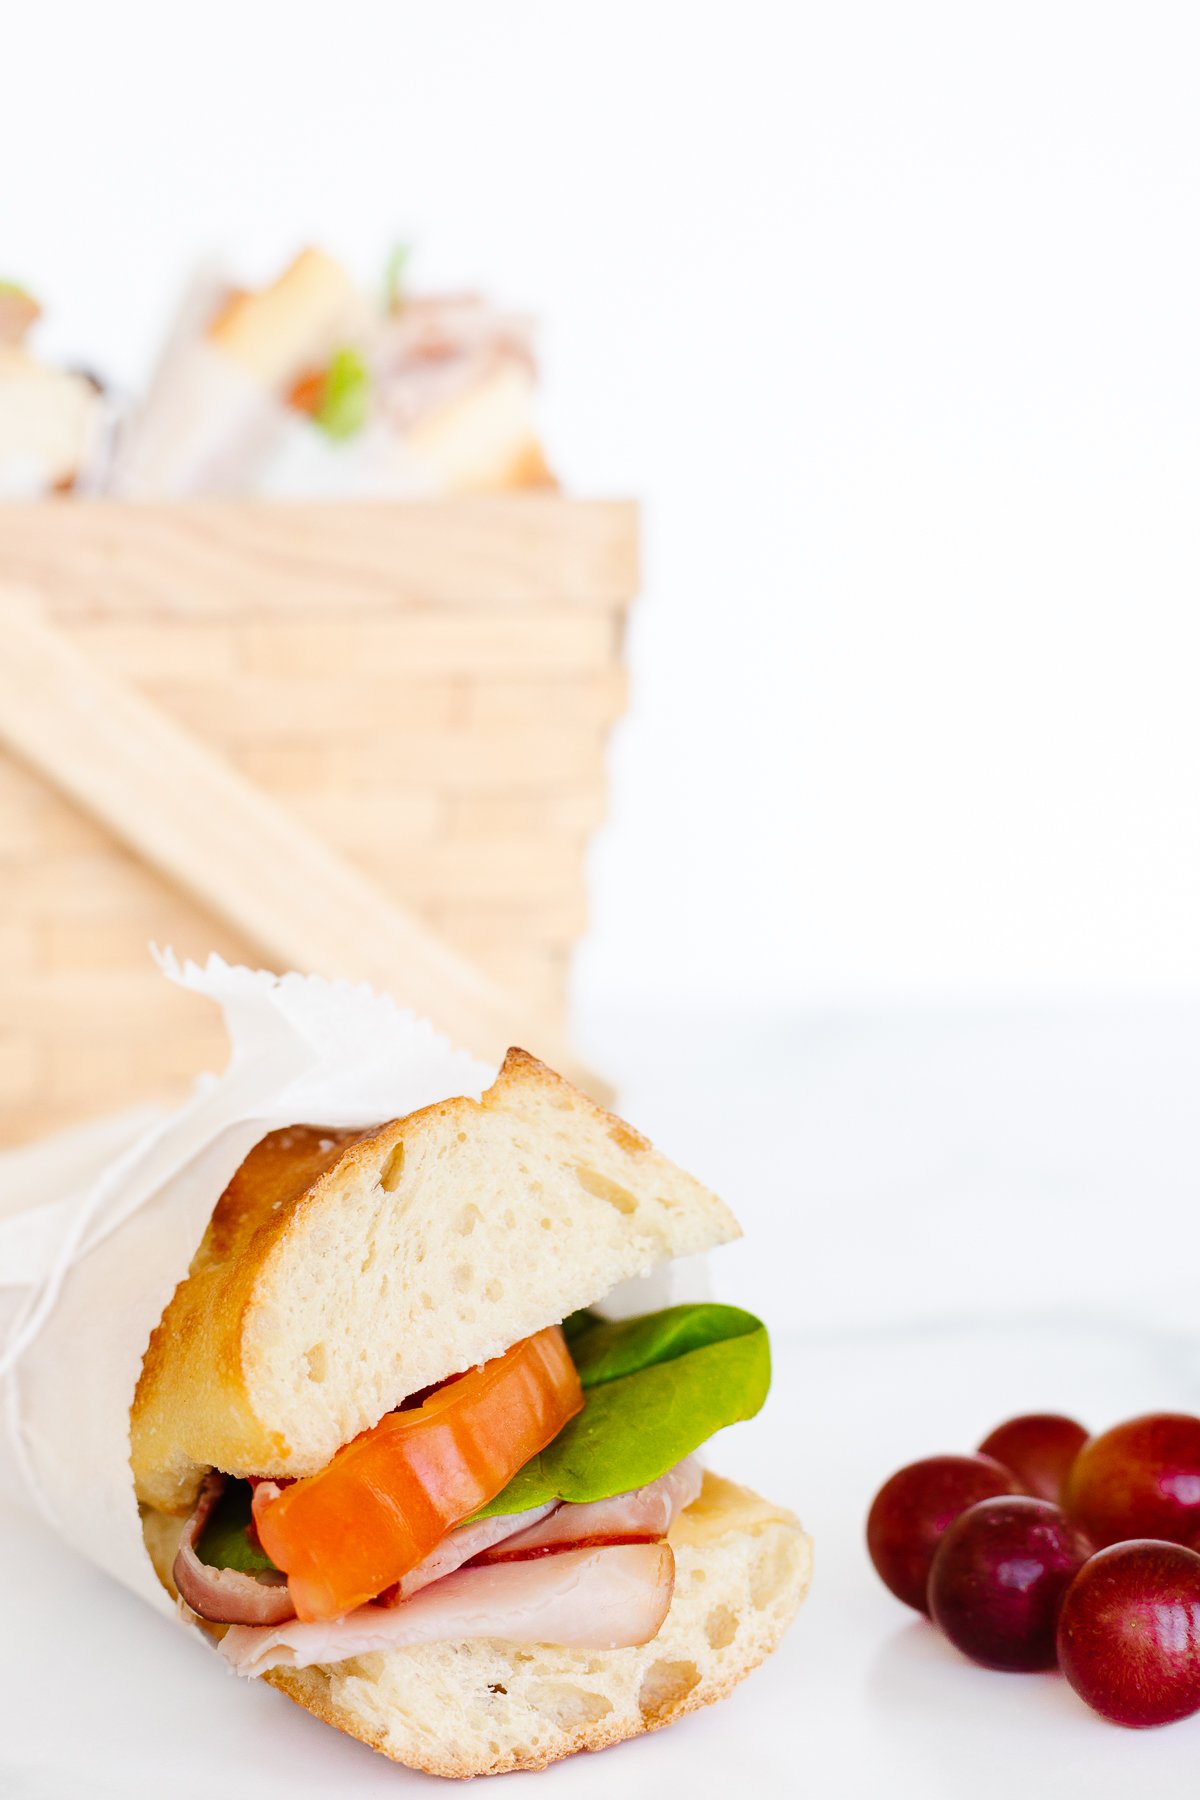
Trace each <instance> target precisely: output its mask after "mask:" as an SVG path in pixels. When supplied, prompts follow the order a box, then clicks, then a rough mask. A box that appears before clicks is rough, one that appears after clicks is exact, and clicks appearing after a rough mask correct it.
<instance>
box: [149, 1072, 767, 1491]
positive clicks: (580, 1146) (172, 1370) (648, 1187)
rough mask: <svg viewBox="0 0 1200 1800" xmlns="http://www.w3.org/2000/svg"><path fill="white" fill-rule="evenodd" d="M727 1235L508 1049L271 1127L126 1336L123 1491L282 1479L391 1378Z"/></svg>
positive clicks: (643, 1150) (454, 1369)
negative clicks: (413, 1099) (345, 1107)
mask: <svg viewBox="0 0 1200 1800" xmlns="http://www.w3.org/2000/svg"><path fill="white" fill-rule="evenodd" d="M737 1235H738V1226H737V1222H736V1220H735V1219H734V1218H733V1215H732V1214H731V1213H730V1212H729V1210H728V1208H727V1207H725V1206H724V1205H723V1204H722V1202H721V1201H720V1200H718V1199H717V1197H716V1195H715V1194H712V1193H710V1192H709V1191H708V1190H707V1189H706V1188H704V1187H702V1186H701V1185H700V1183H699V1182H697V1181H694V1180H692V1178H691V1177H690V1176H689V1175H685V1174H684V1173H683V1172H682V1170H680V1169H677V1168H676V1167H675V1165H674V1164H673V1163H671V1162H669V1161H668V1160H667V1158H666V1157H664V1156H661V1155H660V1154H659V1153H658V1152H657V1151H656V1150H655V1149H654V1147H653V1146H652V1145H651V1144H650V1143H648V1142H647V1140H646V1139H645V1138H644V1137H642V1136H641V1135H640V1134H639V1133H638V1132H636V1131H634V1130H633V1129H632V1128H631V1127H630V1126H628V1125H626V1124H624V1123H623V1122H622V1121H621V1120H620V1119H617V1118H614V1117H613V1115H612V1114H610V1113H606V1112H603V1111H602V1110H601V1109H600V1108H599V1107H598V1106H596V1105H594V1104H593V1102H592V1101H590V1100H589V1099H587V1098H586V1096H585V1095H583V1094H581V1093H579V1092H578V1090H577V1089H575V1088H573V1087H572V1086H571V1084H570V1083H569V1082H567V1081H565V1080H563V1078H562V1077H561V1076H559V1075H556V1074H555V1073H554V1072H553V1071H552V1070H550V1069H548V1068H546V1067H545V1066H544V1065H543V1064H542V1063H539V1062H538V1061H537V1060H536V1059H535V1058H534V1057H532V1056H529V1055H528V1054H527V1053H526V1052H525V1051H523V1050H510V1051H509V1053H508V1055H507V1057H506V1058H505V1062H504V1067H503V1068H502V1069H501V1071H500V1074H499V1075H498V1076H497V1078H496V1080H495V1082H494V1083H493V1085H492V1086H491V1087H490V1088H489V1089H488V1090H487V1092H486V1093H485V1094H484V1095H483V1097H482V1099H480V1100H470V1099H466V1098H459V1099H454V1100H446V1101H443V1102H441V1103H440V1104H439V1105H437V1106H429V1107H426V1108H424V1109H423V1110H422V1111H420V1112H416V1113H412V1114H410V1115H409V1116H408V1117H407V1118H404V1119H397V1120H395V1121H393V1122H392V1123H391V1124H389V1125H384V1126H382V1127H380V1128H378V1129H373V1130H371V1131H368V1132H358V1133H355V1132H345V1131H332V1130H330V1131H320V1130H319V1129H317V1128H313V1127H294V1128H292V1129H291V1130H289V1131H283V1132H273V1133H272V1134H271V1136H270V1137H269V1138H267V1139H264V1140H263V1142H262V1143H261V1144H260V1145H258V1146H257V1148H256V1149H255V1150H254V1151H252V1152H251V1154H250V1156H249V1157H248V1158H247V1159H246V1161H245V1162H244V1163H243V1164H242V1167H241V1168H240V1169H239V1170H238V1172H237V1174H236V1175H235V1176H234V1178H233V1180H232V1181H231V1182H230V1184H229V1187H228V1188H227V1189H226V1190H225V1193H224V1194H223V1195H222V1196H221V1199H220V1201H219V1202H218V1204H217V1207H216V1210H215V1211H214V1213H213V1216H212V1220H211V1223H210V1225H209V1228H208V1231H207V1232H206V1234H205V1237H204V1241H203V1243H202V1244H201V1246H200V1248H199V1250H198V1251H197V1253H196V1256H195V1258H194V1259H193V1262H192V1266H191V1270H190V1272H189V1274H188V1276H187V1277H186V1279H185V1280H184V1281H182V1282H181V1283H180V1285H179V1287H178V1288H177V1289H176V1290H175V1294H174V1296H173V1297H172V1299H171V1301H170V1303H169V1305H168V1307H167V1310H166V1312H165V1313H164V1314H163V1317H162V1319H161V1321H160V1323H159V1324H158V1326H157V1327H156V1328H155V1331H154V1333H153V1335H152V1337H151V1339H150V1344H149V1347H148V1349H147V1351H146V1356H145V1360H144V1362H143V1366H142V1373H141V1377H140V1379H139V1381H138V1386H137V1393H136V1396H135V1399H134V1404H133V1410H132V1415H131V1445H132V1458H131V1460H132V1467H133V1472H134V1478H135V1482H136V1486H137V1492H138V1498H139V1499H140V1500H141V1501H142V1502H144V1503H145V1504H148V1505H151V1506H155V1507H158V1508H159V1509H160V1510H162V1511H164V1512H176V1513H178V1512H180V1511H186V1510H188V1509H189V1508H190V1506H191V1505H192V1503H193V1500H194V1498H195V1495H196V1492H197V1488H198V1485H199V1480H200V1477H201V1475H202V1474H203V1472H204V1471H205V1470H207V1469H209V1468H219V1469H223V1470H225V1471H226V1472H227V1473H229V1474H233V1475H276V1476H279V1475H303V1474H310V1473H312V1472H313V1471H314V1470H316V1469H319V1468H321V1467H322V1466H323V1464H325V1463H326V1462H328V1460H329V1458H330V1457H331V1456H332V1455H333V1453H334V1451H335V1450H336V1449H338V1447H339V1446H340V1445H341V1444H344V1443H346V1442H348V1441H349V1439H350V1438H352V1437H354V1436H356V1435H357V1434H358V1433H359V1432H360V1431H363V1430H365V1429H366V1428H367V1427H368V1426H369V1425H373V1424H374V1423H375V1422H376V1421H377V1420H378V1419H380V1418H382V1416H383V1415H384V1413H386V1412H388V1411H390V1410H391V1409H392V1408H393V1407H395V1406H397V1405H399V1403H400V1401H402V1400H403V1399H405V1398H406V1397H407V1396H408V1395H410V1394H413V1393H416V1392H417V1391H418V1390H419V1389H421V1388H425V1387H428V1386H430V1385H431V1384H433V1383H434V1382H438V1381H443V1380H445V1379H446V1378H447V1377H448V1376H450V1375H454V1374H457V1373H459V1372H461V1371H462V1370H464V1369H467V1368H470V1367H472V1366H473V1365H474V1364H476V1363H480V1362H483V1361H485V1360H486V1359H487V1358H488V1357H491V1356H497V1355H499V1353H500V1352H501V1351H502V1350H505V1349H507V1348H508V1346H509V1345H510V1344H513V1343H515V1342H516V1341H517V1340H518V1339H519V1338H523V1337H526V1336H528V1335H529V1334H530V1333H531V1332H534V1331H539V1330H541V1329H542V1328H543V1327H544V1326H546V1325H551V1324H554V1323H556V1322H557V1321H558V1320H559V1319H562V1318H565V1317H566V1315H567V1314H568V1313H570V1312H573V1311H574V1310H575V1309H576V1308H577V1307H581V1306H588V1305H591V1304H592V1303H593V1302H595V1301H597V1300H599V1299H602V1298H603V1296H604V1295H605V1294H606V1293H607V1292H608V1290H609V1289H610V1288H612V1287H613V1286H615V1284H616V1283H617V1282H618V1281H622V1280H624V1279H626V1278H627V1277H628V1276H631V1275H641V1274H645V1273H646V1272H647V1271H648V1270H649V1269H651V1268H653V1267H654V1265H655V1264H657V1263H659V1262H662V1261H664V1260H665V1259H667V1258H670V1257H674V1256H686V1255H690V1254H692V1253H694V1252H696V1251H701V1250H707V1249H710V1248H711V1247H712V1246H713V1245H715V1244H719V1243H723V1242H726V1241H728V1240H729V1239H730V1238H733V1237H736V1236H737Z"/></svg>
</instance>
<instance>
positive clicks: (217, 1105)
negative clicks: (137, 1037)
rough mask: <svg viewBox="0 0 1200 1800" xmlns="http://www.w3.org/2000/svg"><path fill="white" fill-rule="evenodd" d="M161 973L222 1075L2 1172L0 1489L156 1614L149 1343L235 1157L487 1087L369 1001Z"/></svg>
mask: <svg viewBox="0 0 1200 1800" xmlns="http://www.w3.org/2000/svg"><path fill="white" fill-rule="evenodd" d="M164 966H165V970H166V973H167V974H168V975H169V976H170V978H171V979H173V980H175V981H178V982H179V983H180V984H181V985H182V986H184V987H188V988H191V989H193V990H194V991H195V992H196V993H198V994H204V995H207V996H209V998H211V999H213V1000H216V1001H218V1002H219V1004H220V1005H221V1006H222V1007H223V1009H224V1013H225V1021H226V1024H227V1026H228V1029H229V1036H230V1043H231V1057H230V1062H229V1066H228V1068H227V1069H226V1071H225V1073H224V1074H223V1075H222V1076H220V1077H219V1078H206V1079H204V1080H203V1081H201V1082H200V1083H198V1084H197V1088H196V1091H195V1093H194V1094H193V1096H192V1098H191V1099H190V1100H189V1101H188V1102H187V1103H186V1104H185V1105H184V1106H182V1107H180V1108H179V1109H178V1110H177V1111H175V1112H172V1113H167V1114H155V1115H148V1114H146V1113H142V1114H140V1115H129V1116H127V1117H126V1118H124V1119H120V1120H113V1121H109V1122H106V1123H105V1124H103V1125H101V1126H99V1127H94V1128H91V1129H89V1130H88V1131H85V1132H82V1133H72V1134H68V1136H67V1137H66V1138H63V1139H59V1140H53V1141H51V1142H48V1143H47V1144H45V1145H41V1146H36V1147H35V1148H33V1149H30V1150H21V1151H16V1152H12V1153H10V1154H9V1155H7V1156H3V1157H0V1326H2V1327H3V1330H4V1335H3V1336H2V1337H0V1343H2V1344H3V1345H4V1347H3V1348H2V1349H0V1371H2V1373H0V1390H2V1391H0V1400H2V1402H3V1409H4V1410H3V1420H2V1429H0V1488H2V1489H3V1491H4V1492H5V1493H6V1494H8V1495H10V1496H12V1497H14V1498H17V1499H19V1500H21V1501H23V1502H24V1503H25V1504H27V1505H32V1506H34V1507H36V1508H37V1509H38V1510H39V1511H41V1512H42V1513H43V1514H44V1515H45V1516H46V1517H47V1518H48V1519H49V1520H50V1522H51V1523H52V1524H53V1525H54V1526H55V1528H56V1529H57V1530H58V1531H59V1532H61V1534H62V1536H63V1537H64V1538H66V1539H67V1540H68V1542H69V1543H71V1544H72V1545H74V1546H75V1548H76V1549H78V1550H81V1551H82V1552H83V1553H84V1555H86V1556H88V1557H89V1558H90V1559H91V1560H92V1561H93V1562H95V1563H98V1564H99V1565H100V1566H101V1567H102V1568H104V1569H107V1570H108V1571H109V1572H110V1573H111V1574H112V1575H115V1576H116V1577H117V1578H118V1579H119V1580H120V1581H122V1582H124V1583H125V1585H126V1586H128V1587H130V1588H132V1589H133V1590H134V1592H135V1593H138V1594H140V1595H142V1597H143V1598H144V1599H146V1600H148V1601H149V1602H150V1603H151V1605H153V1606H156V1607H158V1608H159V1610H160V1611H162V1610H165V1611H167V1612H169V1611H170V1610H171V1609H170V1603H169V1601H168V1599H167V1596H166V1595H165V1593H164V1592H163V1590H162V1589H161V1587H160V1586H159V1584H158V1582H157V1580H156V1579H155V1577H154V1574H153V1571H152V1570H151V1567H150V1563H149V1561H148V1559H147V1557H146V1552H145V1549H144V1547H143V1544H142V1535H141V1526H140V1523H139V1519H138V1511H137V1504H136V1501H135V1499H134V1493H133V1481H132V1477H131V1474H130V1470H129V1408H130V1405H131V1403H132V1400H133V1391H134V1388H135V1386H136V1384H137V1377H138V1372H139V1370H140V1368H141V1360H142V1355H143V1353H144V1351H145V1348H146V1344H147V1341H148V1339H149V1336H150V1333H151V1331H152V1330H153V1328H154V1326H155V1325H156V1324H157V1322H158V1320H159V1318H160V1317H161V1316H162V1312H163V1308H164V1307H165V1306H166V1303H167V1301H168V1300H169V1299H170V1297H171V1294H172V1293H173V1292H174V1290H175V1287H176V1285H177V1283H178V1282H179V1281H180V1280H181V1279H182V1278H183V1276H184V1275H185V1274H186V1273H187V1269H188V1264H189V1263H190V1262H191V1259H192V1256H193V1254H194V1252H195V1250H196V1247H197V1245H198V1244H199V1242H200V1239H201V1237H202V1236H203V1233H204V1229H205V1226H206V1225H207V1223H208V1219H209V1215H210V1214H211V1212H212V1209H213V1206H214V1205H215V1203H216V1201H217V1198H218V1196H219V1195H220V1193H221V1191H222V1189H223V1188H224V1187H225V1185H226V1183H227V1182H228V1180H229V1178H230V1176H231V1175H232V1174H233V1172H234V1170H235V1169H236V1168H237V1166H238V1164H239V1163H240V1162H241V1160H242V1158H243V1157H244V1156H245V1155H246V1153H247V1151H248V1150H249V1149H250V1148H251V1146H252V1145H253V1144H255V1143H256V1142H257V1141H258V1139H259V1138H260V1137H262V1136H263V1135H264V1133H266V1132H267V1131H271V1130H274V1129H275V1128H276V1127H277V1126H281V1125H289V1124H294V1123H296V1122H298V1121H307V1122H310V1123H313V1124H319V1125H365V1124H370V1123H373V1122H375V1121H377V1120H383V1119H388V1118H395V1117H397V1116H398V1115H401V1114H404V1113H408V1112H412V1111H413V1110H414V1109H415V1108H417V1107H422V1106H428V1105H431V1104H432V1103H433V1102H435V1101H438V1100H445V1099H448V1098H450V1097H451V1096H452V1095H455V1094H470V1095H473V1096H475V1097H478V1096H479V1095H480V1094H481V1093H482V1092H483V1090H484V1088H485V1087H487V1086H488V1084H489V1083H490V1081H491V1080H492V1077H493V1075H494V1073H495V1071H494V1070H492V1069H490V1068H488V1067H487V1066H486V1065H485V1064H483V1063H479V1062H476V1061H475V1060H474V1058H472V1057H470V1056H468V1055H466V1054H465V1053H464V1052H462V1051H459V1050H455V1049H454V1048H453V1047H452V1046H451V1045H450V1044H449V1043H448V1042H447V1040H446V1039H445V1038H442V1037H440V1036H439V1035H438V1034H437V1033H436V1032H435V1031H434V1029H433V1027H432V1026H431V1025H429V1024H427V1023H426V1022H425V1021H423V1020H420V1019H418V1018H416V1017H415V1015H414V1014H412V1013H406V1012H402V1011H400V1010H399V1008H397V1007H396V1006H395V1005H394V1004H393V1003H392V1002H391V1001H390V1000H387V999H384V998H380V997H378V996H376V995H375V994H373V993H372V992H371V991H370V990H369V989H366V988H352V987H350V986H349V985H348V984H344V983H342V984H338V983H327V982H324V981H320V980H317V979H316V978H315V977H304V976H300V975H285V976H283V977H276V976H273V975H269V974H266V973H264V972H262V971H257V972H254V971H251V970H248V969H233V968H229V967H227V966H226V964H224V963H223V962H221V961H220V960H219V959H218V958H212V959H210V961H209V963H208V965H207V967H206V968H205V969H204V970H203V971H201V970H199V969H197V968H195V967H194V966H193V965H189V966H188V967H186V968H184V969H180V968H178V967H177V966H176V965H175V964H174V962H173V961H171V960H170V959H166V961H165V964H164Z"/></svg>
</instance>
